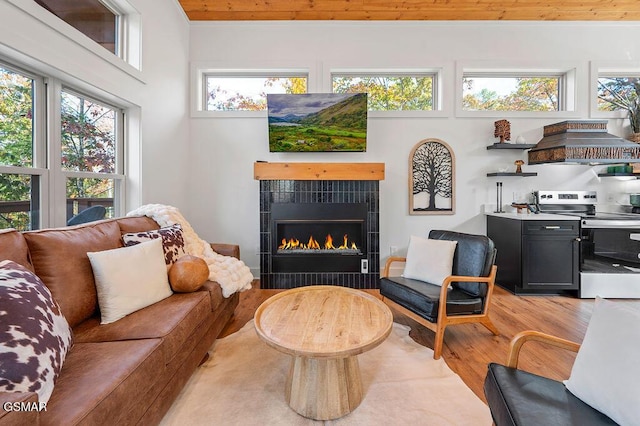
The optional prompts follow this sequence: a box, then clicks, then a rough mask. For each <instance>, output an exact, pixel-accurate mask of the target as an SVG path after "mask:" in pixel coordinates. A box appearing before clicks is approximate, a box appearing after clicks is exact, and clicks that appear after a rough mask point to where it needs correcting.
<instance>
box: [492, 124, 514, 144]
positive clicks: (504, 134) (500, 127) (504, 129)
mask: <svg viewBox="0 0 640 426" xmlns="http://www.w3.org/2000/svg"><path fill="white" fill-rule="evenodd" d="M493 126H494V128H495V130H494V131H493V136H494V137H496V138H500V143H504V142H505V141H510V140H511V123H509V121H508V120H498V121H496V122H494V123H493Z"/></svg>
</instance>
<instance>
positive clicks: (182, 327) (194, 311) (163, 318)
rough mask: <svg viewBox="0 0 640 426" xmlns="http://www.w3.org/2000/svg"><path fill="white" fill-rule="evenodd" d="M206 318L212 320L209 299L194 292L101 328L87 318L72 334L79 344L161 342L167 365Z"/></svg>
mask: <svg viewBox="0 0 640 426" xmlns="http://www.w3.org/2000/svg"><path fill="white" fill-rule="evenodd" d="M207 318H211V305H210V303H209V296H208V295H207V294H206V293H204V292H201V291H196V292H194V293H183V294H174V295H173V296H170V297H168V298H166V299H164V300H161V301H160V302H158V303H154V304H153V305H151V306H147V307H146V308H143V309H141V310H139V311H136V312H133V313H131V314H129V315H127V316H126V317H124V318H122V319H119V320H118V321H116V322H113V323H111V324H100V318H99V317H98V316H96V317H93V318H90V319H88V320H86V321H84V322H83V323H82V324H80V325H78V326H77V327H75V328H74V329H73V333H74V340H75V341H76V342H78V343H92V342H113V341H123V340H134V339H155V338H159V339H162V351H163V353H164V364H165V365H166V364H168V363H169V362H170V361H171V360H172V359H173V358H174V357H175V356H176V354H177V353H178V352H179V351H180V350H181V348H182V347H183V345H184V343H185V341H186V340H187V338H188V337H189V335H190V334H191V333H192V332H193V329H194V328H196V327H197V326H198V325H199V324H201V323H202V322H203V321H205V320H206V319H207Z"/></svg>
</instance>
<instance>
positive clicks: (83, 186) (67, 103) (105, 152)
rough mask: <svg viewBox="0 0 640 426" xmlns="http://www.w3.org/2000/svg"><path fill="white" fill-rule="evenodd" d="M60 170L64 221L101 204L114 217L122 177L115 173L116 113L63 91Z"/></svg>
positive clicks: (111, 109) (100, 104)
mask: <svg viewBox="0 0 640 426" xmlns="http://www.w3.org/2000/svg"><path fill="white" fill-rule="evenodd" d="M60 111H61V129H62V131H61V167H62V170H64V171H65V176H66V191H67V194H66V198H67V220H69V219H70V218H71V217H72V216H73V215H75V214H78V213H79V212H80V211H82V210H84V209H85V208H88V207H91V206H92V205H95V204H101V205H103V206H105V207H106V208H107V217H113V215H114V208H113V207H114V204H113V203H114V199H117V197H116V192H117V189H118V188H119V187H120V183H121V181H122V179H123V178H124V176H122V174H120V175H119V176H116V177H115V179H114V175H115V174H116V172H117V166H118V165H119V164H118V162H117V157H116V152H117V151H119V149H117V147H116V142H117V141H118V140H119V139H121V138H119V137H118V127H119V126H118V122H119V121H120V120H118V115H119V111H118V110H117V109H116V108H114V107H110V106H107V105H105V104H102V103H99V102H96V101H93V100H91V99H88V98H86V97H84V96H82V95H78V94H75V93H73V92H70V91H69V90H67V89H63V91H62V96H61V105H60Z"/></svg>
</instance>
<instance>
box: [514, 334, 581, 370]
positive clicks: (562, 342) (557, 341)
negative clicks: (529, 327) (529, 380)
mask: <svg viewBox="0 0 640 426" xmlns="http://www.w3.org/2000/svg"><path fill="white" fill-rule="evenodd" d="M529 341H536V342H542V343H546V344H548V345H551V346H556V347H558V348H561V349H567V350H570V351H573V352H578V349H580V344H579V343H576V342H572V341H570V340H566V339H562V338H560V337H556V336H552V335H550V334H546V333H540V332H539V331H523V332H520V333H518V334H516V335H515V336H514V337H513V339H511V343H510V344H509V358H508V359H507V367H512V368H518V357H519V356H520V349H522V345H524V344H525V343H526V342H529Z"/></svg>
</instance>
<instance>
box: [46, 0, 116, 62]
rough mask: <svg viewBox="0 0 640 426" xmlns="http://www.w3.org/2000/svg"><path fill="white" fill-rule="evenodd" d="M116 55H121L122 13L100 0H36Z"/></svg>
mask: <svg viewBox="0 0 640 426" xmlns="http://www.w3.org/2000/svg"><path fill="white" fill-rule="evenodd" d="M35 1H36V3H38V4H39V5H40V6H42V7H43V8H45V9H46V10H48V11H49V12H51V13H53V14H54V15H56V16H57V17H58V18H60V19H62V20H63V21H65V22H66V23H67V24H69V25H71V26H72V27H74V28H75V29H77V30H78V31H80V32H81V33H83V34H84V35H86V36H87V37H89V38H90V39H92V40H93V41H95V42H96V43H98V44H99V45H100V46H102V47H104V48H105V49H107V50H108V51H109V52H111V53H113V54H114V55H118V56H121V55H120V37H119V28H120V25H119V24H120V15H119V14H118V13H116V12H115V11H114V9H112V8H109V7H107V6H106V5H105V4H104V3H103V2H102V1H100V0H81V1H65V2H61V1H59V0H35Z"/></svg>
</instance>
